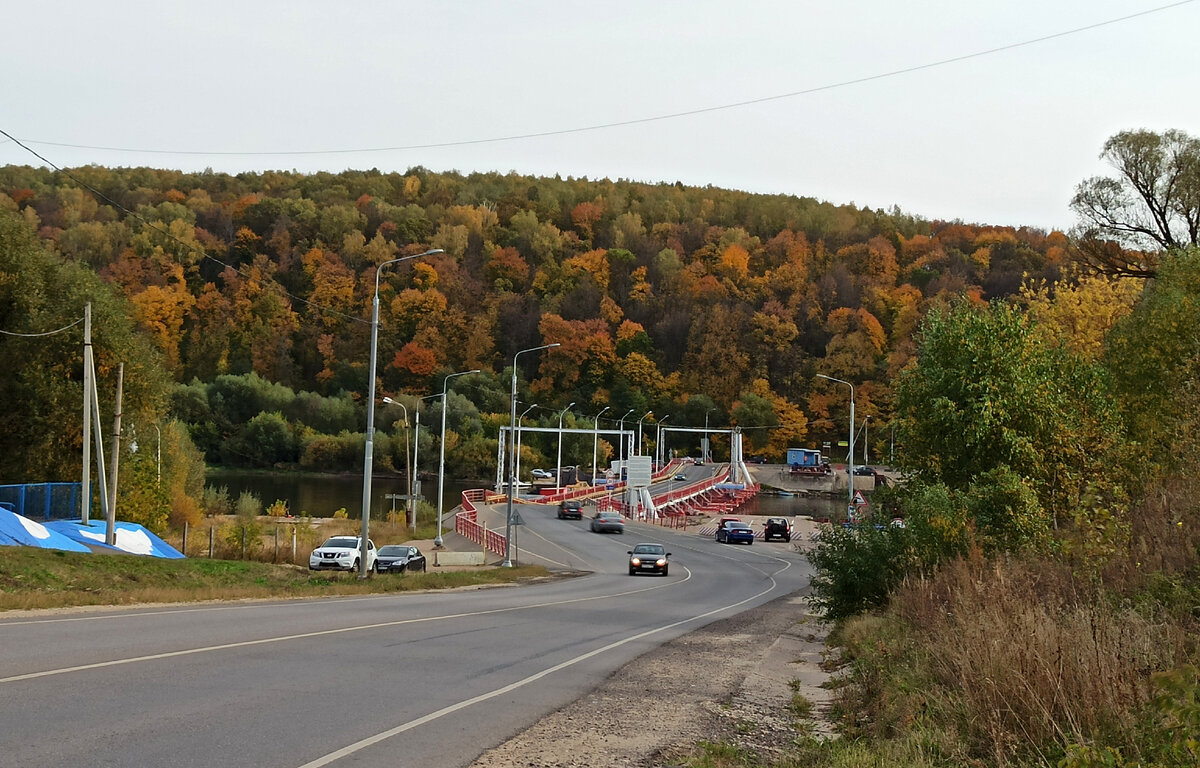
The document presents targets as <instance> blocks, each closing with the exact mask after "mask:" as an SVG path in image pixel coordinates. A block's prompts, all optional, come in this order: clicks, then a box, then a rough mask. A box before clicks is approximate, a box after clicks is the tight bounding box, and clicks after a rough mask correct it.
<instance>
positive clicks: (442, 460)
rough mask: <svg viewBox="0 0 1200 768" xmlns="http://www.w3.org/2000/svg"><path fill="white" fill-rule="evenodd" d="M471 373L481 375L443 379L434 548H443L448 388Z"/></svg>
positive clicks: (450, 376)
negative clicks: (454, 380)
mask: <svg viewBox="0 0 1200 768" xmlns="http://www.w3.org/2000/svg"><path fill="white" fill-rule="evenodd" d="M470 373H479V369H478V368H473V369H471V370H469V371H459V372H458V373H451V374H447V376H446V378H444V379H442V439H441V446H440V448H441V452H440V454H439V457H438V515H437V537H436V538H435V539H434V540H433V546H435V547H439V548H440V547H441V546H442V490H443V489H444V487H445V484H446V411H448V410H450V400H449V398H447V397H446V395H447V392H446V387H447V385H449V383H450V379H453V378H454V377H455V376H466V375H467V374H470Z"/></svg>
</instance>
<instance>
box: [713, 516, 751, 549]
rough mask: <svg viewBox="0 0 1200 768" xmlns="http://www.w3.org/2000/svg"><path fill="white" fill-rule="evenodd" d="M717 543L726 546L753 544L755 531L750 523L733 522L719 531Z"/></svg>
mask: <svg viewBox="0 0 1200 768" xmlns="http://www.w3.org/2000/svg"><path fill="white" fill-rule="evenodd" d="M717 541H719V542H723V543H725V544H753V543H754V529H753V528H751V527H750V524H749V523H743V522H741V521H740V520H731V521H729V522H728V523H725V525H723V526H721V527H720V528H718V529H717Z"/></svg>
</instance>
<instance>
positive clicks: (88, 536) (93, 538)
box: [46, 520, 183, 558]
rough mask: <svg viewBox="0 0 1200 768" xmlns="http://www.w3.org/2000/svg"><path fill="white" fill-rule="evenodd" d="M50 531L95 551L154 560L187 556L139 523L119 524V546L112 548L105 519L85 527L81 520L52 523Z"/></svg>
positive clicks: (117, 544) (48, 525) (49, 526)
mask: <svg viewBox="0 0 1200 768" xmlns="http://www.w3.org/2000/svg"><path fill="white" fill-rule="evenodd" d="M46 527H47V528H50V529H52V530H54V531H57V532H58V533H60V534H62V535H63V536H64V537H67V538H68V539H71V540H73V542H79V543H80V545H81V546H82V545H83V544H87V545H88V547H90V548H92V549H105V548H107V549H115V550H117V551H120V552H128V553H130V554H134V555H150V556H152V557H167V558H181V557H183V553H182V552H180V551H179V550H178V549H175V547H172V546H171V545H170V544H168V543H167V542H165V541H163V540H162V539H160V538H159V537H158V536H155V535H154V534H153V533H151V532H150V531H149V530H148V529H147V528H146V527H145V526H143V525H138V524H137V523H123V522H121V521H120V520H118V521H117V523H116V535H115V537H114V538H115V540H116V547H115V548H114V547H108V546H107V545H106V544H105V543H104V534H105V532H107V531H108V524H107V523H105V522H104V521H102V520H91V521H89V523H88V525H84V524H83V523H82V522H80V521H78V520H52V521H51V522H49V523H46Z"/></svg>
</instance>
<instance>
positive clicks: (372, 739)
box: [299, 564, 790, 768]
mask: <svg viewBox="0 0 1200 768" xmlns="http://www.w3.org/2000/svg"><path fill="white" fill-rule="evenodd" d="M789 567H790V564H789ZM781 570H786V568H785V569H781ZM688 578H691V572H690V571H689V572H688ZM768 578H770V579H771V585H770V586H769V587H767V588H766V589H764V590H762V591H761V592H759V593H758V594H755V595H751V596H750V597H747V598H745V599H744V600H739V601H738V602H736V603H731V604H729V605H725V606H722V607H720V608H714V609H713V610H711V611H708V612H707V613H702V614H699V615H697V616H692V617H691V618H687V619H680V620H679V621H674V622H671V623H670V624H664V625H662V626H661V627H656V628H654V629H648V630H646V631H644V632H639V633H637V634H636V635H630V636H629V637H626V638H625V639H623V640H617V641H615V642H612V643H609V644H608V645H605V646H603V647H600V648H596V649H594V650H591V651H588V652H587V653H585V654H583V655H581V656H577V657H575V658H573V659H570V660H569V661H564V662H561V663H559V664H555V665H554V666H552V667H547V668H546V669H543V670H542V671H541V672H535V673H534V674H532V675H530V676H529V677H526V678H524V679H522V680H517V681H516V682H513V683H509V684H508V685H505V686H501V687H500V688H496V689H495V690H492V691H488V692H487V693H481V694H479V695H478V696H473V697H471V698H469V699H464V700H463V701H460V702H458V703H457V704H451V705H449V706H447V707H442V708H441V709H439V710H437V711H435V712H430V713H429V714H428V715H424V716H423V717H418V718H417V719H416V720H409V721H408V722H407V723H402V724H401V725H397V726H396V727H395V728H389V729H388V730H386V731H381V732H380V733H377V734H375V735H374V736H368V737H367V738H365V739H361V740H360V741H356V742H354V743H353V744H348V745H346V746H344V747H342V748H341V749H339V750H337V751H335V752H330V753H329V754H327V755H324V756H322V757H318V758H317V759H316V760H312V761H310V762H307V763H304V764H303V765H301V766H299V768H320V767H321V766H324V765H329V764H330V763H333V762H335V761H337V760H341V759H342V758H344V757H349V756H350V755H353V754H354V753H356V752H360V751H362V750H364V749H366V748H367V747H370V746H373V745H375V744H378V743H380V742H381V741H386V740H387V739H390V738H392V737H393V736H397V735H399V734H401V733H404V732H405V731H410V730H412V729H413V728H417V727H419V726H422V725H425V724H427V723H431V722H433V721H434V720H437V719H439V718H442V717H445V716H446V715H450V714H453V713H455V712H458V711H460V710H463V709H466V708H467V707H470V706H473V705H475V704H478V703H480V702H483V701H487V700H488V699H493V698H495V697H497V696H503V695H504V694H506V693H509V692H511V691H515V690H517V689H518V688H523V687H524V686H526V685H529V684H530V683H534V682H537V681H538V680H541V679H542V678H543V677H546V676H547V675H552V674H554V673H555V672H558V671H560V670H563V669H566V668H567V667H570V666H574V665H575V664H578V663H579V662H581V661H586V660H587V659H590V658H592V657H594V656H599V655H600V654H602V653H606V652H608V651H611V650H613V649H614V648H620V647H621V646H622V645H626V644H628V643H632V642H634V641H637V640H641V639H643V638H646V637H649V636H651V635H655V634H658V633H659V632H665V631H667V630H668V629H674V628H675V627H678V626H682V625H684V624H687V623H689V622H693V621H697V620H699V619H705V618H708V617H709V616H712V615H714V614H717V613H720V612H721V611H727V610H729V609H731V608H736V607H738V606H740V605H745V604H746V603H748V602H750V601H751V600H757V599H758V598H759V597H762V596H763V595H765V594H767V593H769V592H771V591H772V590H773V589H775V587H777V586H778V583H777V582H776V581H775V579H774V578H773V577H768ZM567 602H571V601H567Z"/></svg>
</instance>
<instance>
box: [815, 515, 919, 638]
mask: <svg viewBox="0 0 1200 768" xmlns="http://www.w3.org/2000/svg"><path fill="white" fill-rule="evenodd" d="M909 541H910V537H909V535H908V531H907V529H906V528H901V527H898V526H894V525H891V521H890V520H888V519H884V518H881V517H878V516H872V517H870V518H868V519H867V520H866V521H864V522H863V523H860V524H857V525H854V526H851V527H843V526H829V527H826V528H824V529H823V530H822V532H821V538H820V541H819V542H818V544H817V546H816V547H815V548H814V549H813V551H812V552H810V553H809V555H808V559H809V562H810V563H812V565H813V568H814V569H815V570H816V573H815V574H814V575H813V578H812V591H813V602H814V604H815V605H816V607H817V608H819V609H820V610H822V611H824V613H825V616H826V617H827V618H829V619H832V620H835V621H837V620H840V619H845V618H847V617H850V616H853V615H854V614H856V613H860V612H862V611H866V610H870V609H872V608H877V607H879V606H882V605H884V604H885V603H886V602H887V598H888V594H889V593H890V592H891V591H892V589H893V588H895V586H896V585H897V584H899V583H900V580H901V579H903V578H904V575H905V574H906V573H907V572H908V571H909V570H910V568H911V566H912V565H913V560H912V555H911V547H910V544H909Z"/></svg>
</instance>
